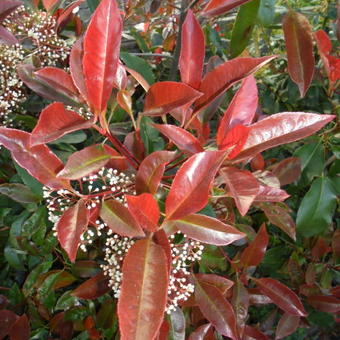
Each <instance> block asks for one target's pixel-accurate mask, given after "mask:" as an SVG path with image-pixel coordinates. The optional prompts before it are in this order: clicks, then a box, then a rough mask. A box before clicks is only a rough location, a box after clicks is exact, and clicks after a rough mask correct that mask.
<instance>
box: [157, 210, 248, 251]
mask: <svg viewBox="0 0 340 340" xmlns="http://www.w3.org/2000/svg"><path fill="white" fill-rule="evenodd" d="M169 224H171V225H172V226H175V227H176V228H178V229H179V230H180V231H181V232H182V233H183V234H186V235H188V237H189V238H192V239H194V240H197V241H201V242H203V243H208V244H214V245H218V246H222V245H228V244H230V243H233V242H234V241H236V240H239V239H242V238H244V237H245V234H244V233H242V232H240V231H238V230H237V229H236V228H234V227H232V226H231V225H228V224H225V223H223V222H221V221H220V220H218V219H216V218H213V217H209V216H206V215H199V214H192V215H187V216H185V217H181V218H179V219H176V221H168V222H165V225H164V227H165V226H166V225H168V226H169Z"/></svg>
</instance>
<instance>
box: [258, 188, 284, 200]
mask: <svg viewBox="0 0 340 340" xmlns="http://www.w3.org/2000/svg"><path fill="white" fill-rule="evenodd" d="M288 197H289V195H288V194H287V193H286V192H285V191H284V190H282V189H279V188H274V187H270V186H268V185H260V188H259V192H258V193H257V195H256V197H255V200H254V202H282V201H284V200H286V199H287V198H288Z"/></svg>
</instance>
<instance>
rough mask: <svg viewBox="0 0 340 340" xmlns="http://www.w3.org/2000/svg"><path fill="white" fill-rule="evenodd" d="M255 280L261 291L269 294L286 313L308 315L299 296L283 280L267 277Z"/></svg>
mask: <svg viewBox="0 0 340 340" xmlns="http://www.w3.org/2000/svg"><path fill="white" fill-rule="evenodd" d="M252 280H253V281H255V283H256V284H257V286H258V287H259V288H260V291H261V292H262V293H263V294H264V295H266V296H268V297H269V298H270V299H271V300H272V301H273V302H274V303H275V304H276V305H277V306H278V307H279V308H281V309H282V310H284V311H285V312H286V313H288V314H291V315H296V316H306V315H307V313H306V311H305V309H304V307H303V305H302V303H301V301H300V299H299V298H298V296H297V295H296V294H295V293H294V292H293V291H292V290H291V289H289V288H288V287H287V286H285V285H284V284H282V283H281V282H279V281H277V280H274V279H270V278H265V279H255V278H252Z"/></svg>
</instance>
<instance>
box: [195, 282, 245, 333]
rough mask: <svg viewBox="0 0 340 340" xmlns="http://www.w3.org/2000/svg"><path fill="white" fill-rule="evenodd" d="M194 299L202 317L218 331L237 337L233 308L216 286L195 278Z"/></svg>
mask: <svg viewBox="0 0 340 340" xmlns="http://www.w3.org/2000/svg"><path fill="white" fill-rule="evenodd" d="M195 299H196V302H197V303H198V306H199V307H200V310H201V312H202V314H203V315H204V317H205V318H206V319H207V320H209V322H211V323H212V325H213V326H214V327H215V328H216V330H217V331H218V332H219V333H221V334H222V335H225V336H228V337H229V338H231V339H233V340H236V339H239V337H238V334H237V327H236V318H235V314H234V311H233V308H232V306H231V304H230V303H229V302H228V301H227V300H226V299H225V298H224V296H223V295H222V293H221V292H220V291H219V290H218V289H217V288H216V287H214V286H211V285H209V284H207V283H203V282H198V281H197V280H196V289H195Z"/></svg>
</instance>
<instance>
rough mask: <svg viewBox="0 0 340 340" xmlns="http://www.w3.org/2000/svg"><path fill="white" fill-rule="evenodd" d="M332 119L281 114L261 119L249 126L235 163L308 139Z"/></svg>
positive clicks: (329, 117) (312, 115) (315, 115)
mask: <svg viewBox="0 0 340 340" xmlns="http://www.w3.org/2000/svg"><path fill="white" fill-rule="evenodd" d="M334 118H335V116H334V115H325V114H323V115H318V114H314V113H306V112H282V113H277V114H274V115H272V116H269V117H267V118H265V119H262V120H260V121H259V122H257V123H255V124H252V125H250V126H249V129H250V130H249V135H248V139H247V141H246V143H245V145H244V146H243V149H242V151H241V152H240V154H239V155H238V156H237V157H236V159H235V161H241V160H245V159H248V158H249V157H253V156H254V155H256V154H258V153H259V152H262V151H264V150H267V149H270V148H273V147H275V146H278V145H281V144H287V143H291V142H295V141H296V140H299V139H302V138H305V137H308V136H310V135H312V134H314V133H315V132H316V131H318V130H320V129H321V128H322V127H323V126H325V125H326V124H327V123H329V122H330V121H331V120H333V119H334Z"/></svg>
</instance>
